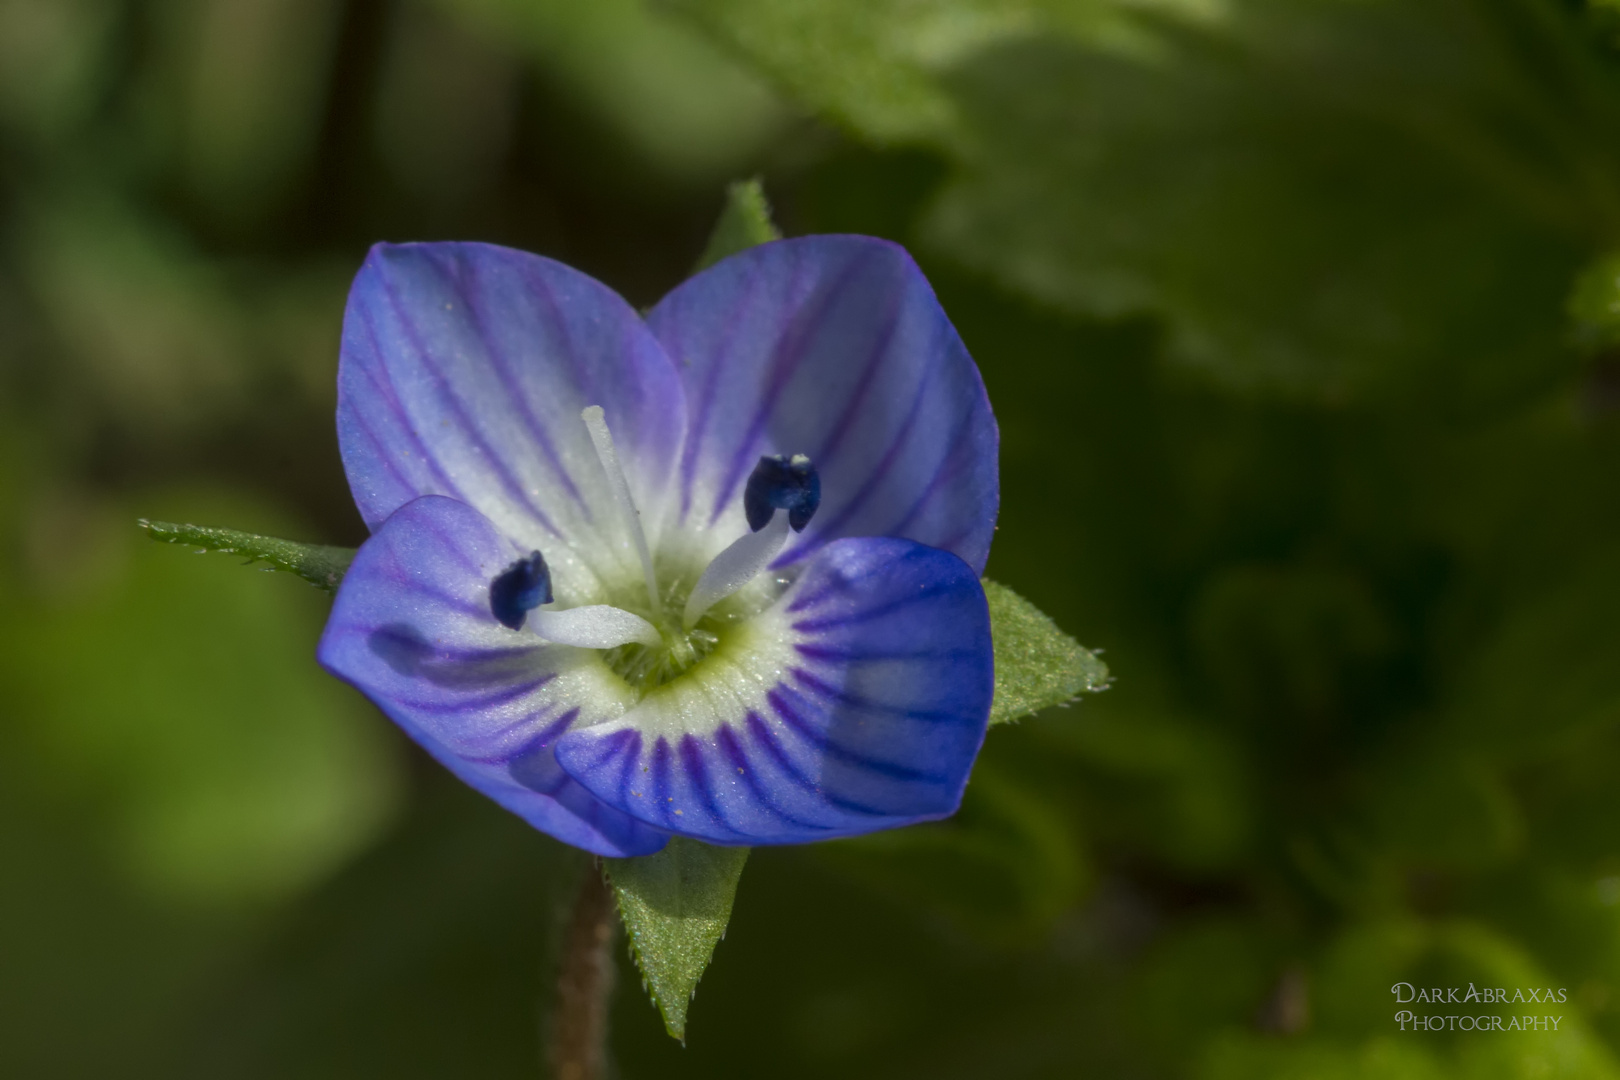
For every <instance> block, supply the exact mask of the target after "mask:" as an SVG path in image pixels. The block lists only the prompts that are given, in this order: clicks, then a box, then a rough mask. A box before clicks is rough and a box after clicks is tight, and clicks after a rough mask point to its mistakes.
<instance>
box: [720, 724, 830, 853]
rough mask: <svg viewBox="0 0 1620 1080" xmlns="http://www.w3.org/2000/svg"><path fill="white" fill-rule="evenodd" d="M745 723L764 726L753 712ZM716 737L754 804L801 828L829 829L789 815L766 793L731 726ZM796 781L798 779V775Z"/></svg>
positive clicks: (723, 728)
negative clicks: (752, 798)
mask: <svg viewBox="0 0 1620 1080" xmlns="http://www.w3.org/2000/svg"><path fill="white" fill-rule="evenodd" d="M744 722H745V723H749V724H757V725H761V726H763V723H762V721H761V720H760V719H759V717H758V716H756V715H755V714H754V713H753V712H749V713H748V716H747V718H746V719H745V721H744ZM715 737H716V741H717V742H719V743H720V744H721V749H722V750H723V751H724V752H725V754H726V758H727V760H728V761H730V762H731V763H732V765H733V767H735V768H736V769H737V770H738V773H737V775H738V776H740V777H742V782H743V784H744V786H746V787H747V788H748V790H749V791H750V792H752V793H753V796H754V802H755V803H757V804H758V805H759V806H760V808H761V809H763V810H765V811H766V812H767V813H769V814H771V815H773V816H775V817H777V818H779V819H780V820H782V821H786V822H788V823H789V824H792V825H797V826H799V827H800V828H805V829H826V828H828V827H829V826H826V825H819V824H817V823H815V822H813V821H807V820H805V819H804V818H800V817H797V816H795V815H793V814H790V813H788V812H787V811H786V810H784V809H782V807H781V805H780V804H779V803H777V801H776V800H775V799H774V798H772V797H771V796H770V795H769V794H767V793H766V791H765V788H764V787H763V785H761V784H760V782H759V775H758V772H757V768H756V766H755V765H754V760H753V758H751V757H749V756H748V752H747V751H746V750H744V749H743V747H742V741H741V740H740V739H738V737H737V733H736V732H735V731H733V730H732V729H731V725H730V724H722V725H720V730H719V731H718V732H716V735H715ZM773 756H776V757H777V761H778V764H781V758H780V757H779V756H777V755H773ZM795 779H797V776H796V775H795Z"/></svg>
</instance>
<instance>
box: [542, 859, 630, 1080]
mask: <svg viewBox="0 0 1620 1080" xmlns="http://www.w3.org/2000/svg"><path fill="white" fill-rule="evenodd" d="M617 918H618V915H617V913H616V912H615V911H614V909H613V894H612V893H610V892H609V891H608V888H607V885H606V884H605V883H604V882H603V881H602V869H601V866H600V865H599V864H598V863H597V862H596V861H595V860H592V863H591V865H590V866H589V867H588V868H586V870H585V874H584V879H583V880H582V881H581V882H580V886H579V896H578V897H577V898H576V899H575V900H574V910H573V914H572V915H570V916H569V919H568V931H567V937H566V938H565V939H564V941H563V954H562V967H561V970H560V971H559V972H558V975H557V1001H556V1004H555V1005H554V1006H553V1008H552V1014H551V1074H552V1076H553V1077H555V1080H600V1078H601V1077H602V1076H603V1075H605V1073H606V1071H607V1070H606V1066H607V1020H608V996H609V995H610V994H611V993H612V991H613V929H614V920H615V919H617Z"/></svg>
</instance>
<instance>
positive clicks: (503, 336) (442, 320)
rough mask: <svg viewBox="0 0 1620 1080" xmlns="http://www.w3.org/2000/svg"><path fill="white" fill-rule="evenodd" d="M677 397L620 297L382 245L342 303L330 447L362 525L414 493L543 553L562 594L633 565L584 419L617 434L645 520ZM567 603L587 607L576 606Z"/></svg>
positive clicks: (543, 271) (656, 508) (568, 279)
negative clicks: (599, 418)
mask: <svg viewBox="0 0 1620 1080" xmlns="http://www.w3.org/2000/svg"><path fill="white" fill-rule="evenodd" d="M684 402H685V396H684V393H683V391H682V389H681V386H680V382H679V379H678V377H677V376H676V373H675V370H674V368H673V367H672V366H671V364H670V362H669V359H668V357H667V356H666V354H665V352H664V350H663V348H662V347H661V346H660V345H659V344H658V342H657V341H656V340H655V339H654V338H653V336H652V334H650V333H649V332H648V330H647V327H646V325H645V324H644V323H643V322H642V320H641V318H640V317H639V316H638V315H637V314H636V312H635V311H634V310H633V309H632V308H631V307H630V305H629V304H627V303H626V302H625V301H624V300H623V299H622V298H621V297H620V296H619V295H618V294H617V293H615V292H613V290H611V289H609V288H607V287H606V286H604V285H602V284H601V283H600V282H597V281H596V280H594V279H593V278H590V277H587V276H586V275H584V274H582V273H580V272H579V271H577V270H573V269H571V268H569V267H567V266H564V265H563V264H561V263H558V262H554V261H552V260H550V259H546V258H542V257H540V256H538V255H530V254H527V253H525V252H521V251H513V250H512V249H510V248H503V247H496V246H494V245H491V244H470V243H468V244H461V243H457V244H403V245H391V244H378V245H377V246H376V247H374V248H372V250H371V254H370V255H369V256H368V257H367V259H366V262H365V265H364V266H363V267H362V268H361V270H360V273H359V275H358V276H357V277H356V278H355V281H354V286H353V288H352V289H351V290H350V294H349V304H348V309H347V311H346V312H345V313H344V319H343V345H342V352H341V357H340V360H339V365H338V443H339V446H340V449H341V451H342V454H343V465H344V469H345V471H346V472H347V473H348V477H349V486H350V488H351V489H352V490H353V492H354V498H355V502H356V503H357V504H358V505H359V507H360V513H361V515H362V516H363V517H364V518H365V520H366V524H367V525H368V526H370V527H371V528H372V529H376V528H377V527H378V526H379V525H381V524H382V523H383V521H384V520H386V519H387V517H388V515H389V514H392V513H393V512H394V511H395V510H397V509H399V508H400V507H401V506H403V505H405V504H406V503H407V502H409V501H410V500H412V499H414V498H417V497H418V496H421V495H434V494H437V495H448V496H451V497H453V498H456V499H459V500H461V501H462V502H465V503H467V504H468V505H470V506H473V507H476V508H477V509H478V510H479V511H480V512H482V513H483V514H484V516H486V517H488V518H489V519H490V520H491V521H493V522H495V524H496V525H497V526H498V527H499V528H500V530H501V532H502V533H504V534H505V535H506V536H508V537H511V538H512V539H514V540H516V541H518V543H519V545H520V546H521V547H522V548H523V551H524V552H525V553H527V552H528V551H530V550H532V549H535V548H539V549H541V550H543V551H544V552H545V553H546V557H547V559H548V561H549V562H550V564H551V568H552V574H553V577H554V581H555V585H556V587H557V590H558V592H559V593H560V594H562V595H563V596H565V597H570V598H573V597H579V598H587V597H592V596H595V595H597V591H596V585H597V584H598V583H599V581H600V579H601V578H603V577H604V576H611V575H613V574H616V573H618V572H619V571H621V570H622V569H623V566H624V565H626V564H628V565H632V566H633V565H634V563H635V553H634V552H633V551H631V550H629V549H628V547H627V546H626V545H625V544H624V543H623V542H622V538H620V537H618V536H617V535H616V534H615V533H614V532H613V531H612V530H611V527H610V526H611V523H612V521H613V520H614V519H613V514H612V509H611V507H610V505H609V503H608V501H607V498H606V496H605V495H604V493H603V492H602V491H601V490H600V489H601V484H600V482H599V472H600V466H599V465H598V463H597V460H596V455H595V453H594V452H593V450H592V449H591V444H590V441H589V438H588V437H587V435H586V432H585V429H584V428H583V427H582V426H581V425H580V422H579V414H580V410H581V409H583V408H585V406H587V405H600V406H602V407H603V409H604V410H605V412H606V415H607V419H608V422H609V423H610V424H612V425H613V426H614V429H615V430H616V431H617V432H619V433H620V434H619V438H620V440H621V441H622V442H623V444H624V445H623V446H622V447H621V454H622V457H623V459H624V461H625V464H626V469H627V474H628V479H629V481H630V486H631V490H632V492H633V493H634V495H635V497H636V499H637V505H639V506H640V507H641V508H642V510H643V512H644V513H646V514H647V515H648V517H649V519H650V520H651V519H655V518H656V517H658V515H659V513H660V507H661V506H662V501H663V498H664V495H665V493H666V492H667V491H668V490H669V485H670V480H671V477H672V474H673V470H674V467H675V462H676V461H677V459H678V457H679V453H680V447H681V442H682V440H683V438H684V434H685V427H686V414H685V404H684ZM575 602H585V600H584V599H579V600H577V601H575Z"/></svg>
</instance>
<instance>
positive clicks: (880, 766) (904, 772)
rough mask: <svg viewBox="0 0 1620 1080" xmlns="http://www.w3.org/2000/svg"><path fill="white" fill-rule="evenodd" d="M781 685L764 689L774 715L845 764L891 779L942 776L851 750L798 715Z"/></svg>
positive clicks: (931, 780) (929, 780) (932, 780)
mask: <svg viewBox="0 0 1620 1080" xmlns="http://www.w3.org/2000/svg"><path fill="white" fill-rule="evenodd" d="M781 689H782V688H781V687H778V688H777V689H775V690H772V691H770V692H769V693H767V694H766V695H765V700H766V701H768V702H770V705H771V708H772V709H774V710H775V711H776V715H777V716H780V717H781V718H782V722H783V723H784V724H786V725H787V726H788V727H789V728H791V729H792V730H793V732H794V733H795V734H797V735H798V736H799V737H800V738H801V739H803V740H804V741H805V742H807V743H809V744H810V745H812V746H814V747H816V748H817V749H818V750H820V751H821V752H822V753H823V754H826V755H827V756H828V757H832V758H837V759H838V760H839V761H842V762H844V763H845V764H847V765H854V766H855V767H857V768H861V769H866V770H868V771H870V772H875V773H877V774H879V775H880V776H887V777H889V778H890V779H893V780H921V781H925V782H927V783H934V784H937V783H941V782H942V778H941V777H937V776H934V775H932V774H930V773H925V772H923V771H922V770H920V769H913V768H912V767H911V766H909V765H901V764H899V763H898V762H893V761H884V760H882V759H880V758H874V757H869V756H867V755H865V754H861V753H858V752H856V751H854V750H851V749H850V748H849V747H847V746H842V745H840V744H839V743H835V742H833V741H832V739H830V738H829V737H828V736H827V735H826V734H824V733H823V732H819V731H817V730H815V728H814V727H812V726H811V725H810V723H809V721H807V720H806V719H805V718H804V717H802V716H800V715H799V713H798V712H797V711H796V710H794V709H793V708H792V707H791V706H790V705H789V704H788V703H787V701H786V699H785V697H784V695H783V694H782V693H781Z"/></svg>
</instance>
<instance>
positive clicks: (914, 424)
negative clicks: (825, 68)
mask: <svg viewBox="0 0 1620 1080" xmlns="http://www.w3.org/2000/svg"><path fill="white" fill-rule="evenodd" d="M647 324H648V326H649V327H651V329H652V331H653V333H654V334H656V335H657V336H658V339H659V341H661V342H662V343H663V345H664V349H665V351H666V352H667V353H668V355H669V356H670V358H671V359H672V360H673V361H674V362H675V367H676V370H677V371H678V372H679V376H680V379H681V382H682V384H683V385H684V386H685V388H686V400H687V410H688V415H689V419H690V427H689V431H688V434H687V438H686V442H685V445H684V446H683V448H682V450H681V456H680V468H679V472H678V474H677V477H676V480H677V495H678V499H677V502H676V504H675V505H674V506H673V507H672V508H671V512H672V513H673V514H674V515H675V516H676V519H677V520H678V521H679V522H681V523H682V524H683V525H684V526H685V527H687V528H690V529H711V528H720V529H722V530H723V531H724V532H725V533H726V539H727V541H729V540H730V539H732V538H734V536H736V535H741V532H742V531H743V526H742V525H741V520H742V519H741V502H742V493H743V485H744V484H745V482H746V481H747V478H748V475H749V473H750V471H751V470H752V469H753V468H754V466H755V464H756V463H757V462H758V460H759V458H760V457H761V455H764V454H797V453H803V454H808V455H809V456H810V458H811V460H812V461H813V462H814V463H815V465H816V468H817V469H818V470H819V472H820V474H821V491H822V501H821V508H820V510H819V512H818V513H817V514H816V517H815V519H814V520H813V521H811V523H810V525H809V527H808V528H807V529H805V531H804V532H803V533H802V534H800V535H799V536H798V537H797V538H796V539H795V541H794V542H793V543H792V544H790V545H789V547H788V548H787V550H786V551H784V552H783V554H782V555H781V556H780V557H779V559H778V560H777V565H779V566H780V565H786V564H788V563H791V562H794V561H796V560H799V559H802V558H805V557H807V556H808V555H809V554H811V553H813V552H814V551H816V550H817V549H819V548H820V547H821V546H822V545H824V544H826V543H827V542H828V541H830V540H833V539H837V538H839V537H848V536H897V537H904V538H906V539H910V540H916V541H918V542H920V543H924V544H929V545H931V546H933V547H938V548H943V549H945V550H946V551H950V552H953V553H955V554H957V555H959V556H960V557H961V558H962V559H964V560H965V561H966V562H967V563H968V564H969V565H971V566H972V567H973V569H974V570H975V571H980V572H982V571H983V569H984V562H985V558H986V556H987V554H988V552H989V550H990V539H991V535H992V533H993V532H994V529H995V519H996V510H997V505H998V499H999V489H998V484H997V471H996V455H997V445H998V443H997V440H998V436H997V432H996V424H995V418H994V417H993V416H992V414H991V412H990V404H989V401H988V400H987V398H986V397H985V393H984V385H983V383H982V381H981V380H980V378H979V372H978V368H977V367H975V366H974V363H973V360H972V358H971V357H969V356H968V353H967V350H966V349H965V348H964V347H963V345H962V341H961V339H960V337H958V336H957V333H956V330H955V328H954V327H952V325H951V323H950V320H949V319H948V318H946V316H945V313H944V311H943V310H942V309H941V308H940V306H939V302H938V300H937V299H935V297H934V292H933V290H932V289H931V288H930V287H929V285H928V282H927V280H926V279H925V278H924V277H923V275H922V272H921V271H920V270H918V269H917V266H916V264H915V263H914V262H913V261H912V260H911V257H910V256H909V255H908V254H906V252H905V249H903V248H901V247H899V246H898V245H895V244H891V243H889V242H887V241H884V240H876V239H873V238H871V237H863V236H809V237H804V238H801V239H795V240H781V241H777V242H775V243H770V244H763V245H761V246H759V247H755V248H751V249H750V250H748V251H745V252H743V253H742V254H739V255H735V256H733V257H731V258H729V259H726V260H724V261H723V262H720V263H718V264H717V265H715V266H713V267H711V268H710V269H708V270H706V271H704V272H703V273H701V274H699V275H697V276H696V277H694V278H692V279H691V280H689V281H687V282H686V283H685V284H683V285H681V286H680V287H679V288H677V289H676V290H675V291H674V292H672V293H670V294H669V295H668V296H667V297H665V298H664V300H663V301H662V302H660V303H659V304H658V306H657V307H656V308H654V309H653V311H652V312H651V314H650V315H648V318H647Z"/></svg>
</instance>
